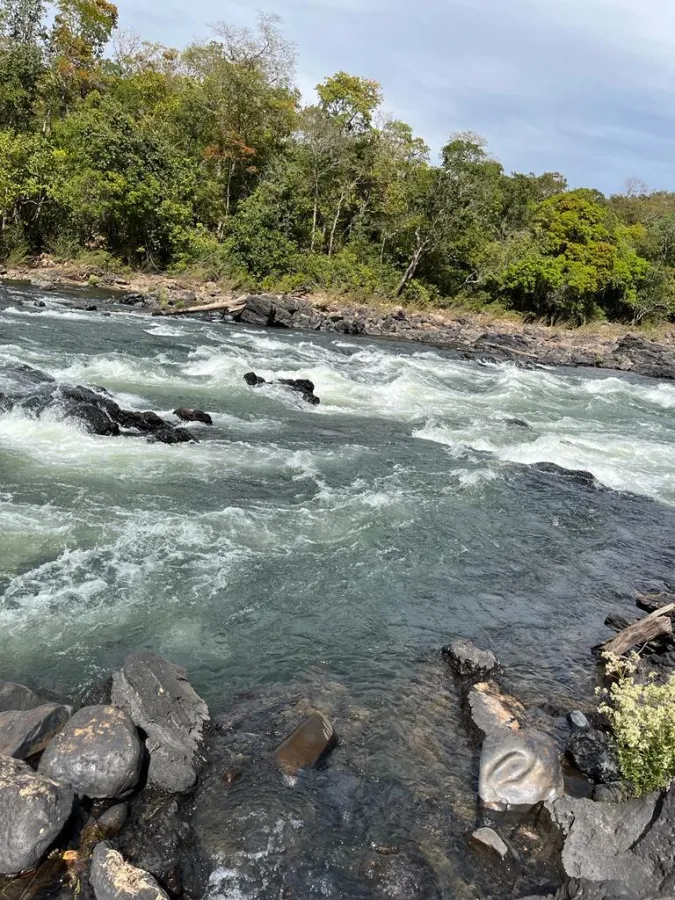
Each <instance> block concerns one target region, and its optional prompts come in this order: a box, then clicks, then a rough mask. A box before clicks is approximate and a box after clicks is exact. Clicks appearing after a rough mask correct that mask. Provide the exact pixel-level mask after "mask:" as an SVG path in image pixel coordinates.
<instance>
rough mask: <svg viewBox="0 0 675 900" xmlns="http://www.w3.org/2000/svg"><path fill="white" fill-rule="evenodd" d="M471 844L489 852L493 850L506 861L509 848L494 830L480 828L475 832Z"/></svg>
mask: <svg viewBox="0 0 675 900" xmlns="http://www.w3.org/2000/svg"><path fill="white" fill-rule="evenodd" d="M471 842H472V843H473V844H476V845H478V846H480V847H483V848H485V849H487V850H493V851H494V852H495V853H497V854H498V855H499V856H500V857H501V858H502V859H505V858H506V857H507V855H508V852H509V848H508V847H507V846H506V844H505V843H504V841H503V840H502V839H501V838H500V837H499V835H498V834H497V832H496V831H493V829H492V828H479V829H478V830H477V831H474V833H473V834H472V835H471Z"/></svg>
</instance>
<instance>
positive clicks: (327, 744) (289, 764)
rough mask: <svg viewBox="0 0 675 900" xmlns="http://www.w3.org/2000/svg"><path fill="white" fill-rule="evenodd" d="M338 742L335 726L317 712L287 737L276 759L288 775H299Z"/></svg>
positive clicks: (276, 754)
mask: <svg viewBox="0 0 675 900" xmlns="http://www.w3.org/2000/svg"><path fill="white" fill-rule="evenodd" d="M336 744H337V735H336V734H335V731H334V730H333V726H332V725H331V723H330V722H329V721H328V719H327V718H326V717H325V716H324V715H322V714H321V713H318V712H316V713H313V714H312V715H311V716H309V718H307V719H305V721H304V722H303V723H302V725H300V726H299V727H298V728H296V729H295V731H294V732H293V734H291V735H289V737H287V738H286V740H285V741H284V742H283V744H281V746H280V747H279V748H278V749H277V751H276V752H275V754H274V759H275V762H276V764H277V765H278V766H279V768H280V769H281V770H282V771H283V772H285V773H286V775H297V774H298V772H299V771H300V770H301V769H309V768H310V767H311V766H314V765H316V763H317V762H318V761H319V760H320V759H321V757H322V756H325V754H326V753H328V752H329V751H330V750H332V749H333V747H334V746H335V745H336Z"/></svg>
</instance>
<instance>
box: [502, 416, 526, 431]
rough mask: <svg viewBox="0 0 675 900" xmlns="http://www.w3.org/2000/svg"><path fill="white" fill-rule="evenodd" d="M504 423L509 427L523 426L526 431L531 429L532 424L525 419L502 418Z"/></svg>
mask: <svg viewBox="0 0 675 900" xmlns="http://www.w3.org/2000/svg"><path fill="white" fill-rule="evenodd" d="M504 424H505V425H509V426H510V427H511V428H524V429H525V430H526V431H532V426H531V425H530V424H529V423H528V422H526V421H525V419H504Z"/></svg>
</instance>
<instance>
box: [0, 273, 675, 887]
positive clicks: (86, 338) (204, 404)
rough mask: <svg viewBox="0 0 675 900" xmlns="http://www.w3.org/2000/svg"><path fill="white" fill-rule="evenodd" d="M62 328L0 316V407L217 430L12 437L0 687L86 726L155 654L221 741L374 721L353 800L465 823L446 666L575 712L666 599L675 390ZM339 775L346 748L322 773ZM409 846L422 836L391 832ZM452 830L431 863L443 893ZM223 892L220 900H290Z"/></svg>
mask: <svg viewBox="0 0 675 900" xmlns="http://www.w3.org/2000/svg"><path fill="white" fill-rule="evenodd" d="M36 297H37V298H42V299H43V300H44V301H45V302H46V304H47V306H46V308H43V309H34V308H32V300H33V299H35V298H36ZM67 300H68V298H67V297H66V296H65V295H58V294H51V293H50V294H45V295H43V294H40V292H36V291H35V290H34V289H28V288H21V287H18V286H14V287H11V286H10V287H7V288H6V289H5V294H4V295H2V296H0V391H1V390H2V383H1V370H2V366H3V365H8V364H14V363H19V362H20V363H28V364H30V365H32V366H35V367H37V368H40V369H42V370H44V371H46V372H48V373H50V374H51V375H53V376H54V377H55V378H57V379H58V380H62V381H66V382H70V383H75V384H92V385H101V386H103V387H105V388H107V389H108V390H109V391H110V392H111V393H112V394H113V395H114V397H115V399H116V400H117V401H118V402H119V403H120V404H122V405H124V406H126V407H130V408H134V409H152V410H155V411H157V412H159V413H160V414H163V415H169V414H170V412H171V410H172V409H174V408H175V407H178V406H191V407H198V408H201V409H205V410H207V411H208V412H209V413H211V415H212V416H213V419H214V426H213V427H212V428H208V427H206V426H196V427H193V426H190V427H191V428H192V430H193V431H194V433H195V434H196V435H197V436H198V437H199V438H200V443H199V444H196V445H195V444H189V445H180V446H165V445H162V444H149V443H147V442H145V441H144V440H143V439H142V438H139V439H131V438H126V439H125V438H104V437H96V436H92V435H88V434H85V433H84V432H83V431H82V430H81V429H80V428H78V426H77V425H76V424H75V423H73V422H72V421H70V422H66V421H64V420H63V419H61V418H59V416H58V415H54V414H51V415H47V416H43V417H42V418H41V419H39V420H36V419H31V418H29V417H27V416H26V415H24V414H20V413H17V412H16V411H14V412H12V413H9V414H7V415H4V416H2V417H0V473H1V481H0V628H1V633H2V656H1V663H0V677H4V678H8V679H11V680H16V681H25V682H27V683H29V684H30V685H31V686H33V687H36V688H40V687H41V686H43V687H49V689H50V690H52V691H54V692H56V693H61V694H63V695H65V696H71V697H74V698H75V699H78V698H79V697H81V696H82V695H83V694H84V692H85V691H86V689H87V687H88V686H89V685H90V684H91V683H93V682H96V681H97V680H99V679H101V678H102V677H104V676H105V675H106V674H107V673H109V671H110V670H111V669H112V668H113V667H115V666H117V665H119V664H120V663H121V661H122V660H123V658H124V656H125V655H126V654H127V653H128V652H130V651H132V650H136V649H139V648H152V649H153V650H155V651H156V652H158V653H160V654H161V655H163V656H166V657H167V658H169V659H171V660H172V661H174V662H177V663H180V664H182V665H184V666H185V667H186V668H187V669H188V671H189V672H190V676H191V680H192V682H193V684H194V685H195V687H196V689H197V690H198V691H199V692H200V693H201V694H202V695H203V696H204V698H205V699H206V700H207V702H208V703H209V705H210V707H211V709H212V710H213V712H214V713H215V714H216V715H218V714H226V713H227V711H228V709H229V708H230V707H231V705H232V704H233V703H236V702H238V701H237V697H238V695H239V694H241V692H245V691H246V692H248V691H252V690H260V691H268V690H280V689H281V690H283V688H280V686H283V685H291V684H292V685H296V686H297V685H298V684H300V685H302V684H307V685H310V684H311V685H312V686H313V687H312V689H313V690H314V689H316V690H323V689H324V688H325V687H326V685H328V686H329V687H328V688H327V689H328V690H329V691H330V690H331V689H333V690H334V691H339V692H342V695H343V696H345V697H347V698H348V702H349V706H350V708H351V709H359V710H362V711H363V717H362V718H363V722H364V723H365V725H364V726H363V728H362V730H361V731H360V732H359V734H360V736H359V738H358V740H357V743H358V745H359V747H360V748H361V755H362V757H363V758H364V759H366V758H367V760H369V761H368V762H365V763H363V764H362V766H361V769H360V770H359V771H360V773H361V775H360V776H359V777H373V778H374V777H376V775H377V774H378V773H379V777H382V778H385V777H386V778H388V779H390V781H391V782H392V783H397V784H399V783H400V784H404V785H405V786H406V788H407V789H410V790H413V791H414V792H416V795H418V796H419V795H420V794H425V792H427V793H429V794H432V793H433V789H434V785H436V787H437V788H438V785H439V784H441V781H438V782H437V781H434V779H435V778H436V777H437V775H438V778H440V779H441V780H442V779H445V781H443V782H442V783H443V784H455V785H457V784H460V783H462V784H464V789H463V790H464V794H465V795H466V796H465V798H464V800H463V803H464V805H466V804H469V805H470V804H471V802H473V801H470V800H469V799H468V798H470V797H473V796H474V794H473V785H472V779H473V778H475V746H473V745H472V744H471V741H470V740H469V738H468V737H467V736H466V733H465V732H466V729H465V728H464V726H463V724H462V722H461V717H460V714H459V712H458V711H457V709H456V703H455V701H454V699H452V698H453V696H454V695H453V688H452V680H451V679H450V677H449V676H448V674H447V672H446V670H445V668H444V664H443V662H442V661H441V660H440V659H439V654H438V651H439V649H440V648H441V647H442V646H443V645H444V644H445V643H447V642H448V640H449V638H451V637H452V636H453V635H456V634H460V635H466V636H469V637H471V638H472V639H474V640H475V641H476V642H478V643H479V644H481V645H484V646H486V647H489V648H491V649H493V650H494V651H495V652H496V653H497V655H498V656H499V658H500V660H501V662H502V663H503V665H504V672H505V674H504V677H503V680H502V683H503V684H504V685H505V686H506V687H507V688H508V689H509V690H512V691H513V692H514V693H516V694H517V695H518V696H519V697H520V699H522V700H523V701H525V702H526V703H528V702H529V703H538V702H542V701H543V700H544V699H546V700H547V701H548V702H552V703H556V704H558V705H559V706H560V707H561V708H566V709H572V708H574V706H575V704H577V703H581V704H585V708H587V706H588V701H589V698H590V697H591V695H592V688H593V684H594V671H593V664H592V659H591V657H590V653H589V649H590V647H591V646H592V645H593V644H595V643H597V642H598V641H599V640H600V639H602V638H603V637H607V636H608V634H609V632H608V631H607V629H605V628H604V627H603V620H604V618H605V616H606V615H607V613H608V612H610V611H614V610H619V611H622V612H623V613H624V614H626V615H629V614H630V613H631V611H632V609H633V608H634V592H635V591H636V590H638V589H643V588H648V587H649V586H654V587H656V588H659V587H663V586H665V585H667V583H668V579H671V580H672V578H673V558H674V556H675V429H674V428H673V425H674V424H675V385H673V384H662V383H658V382H655V381H649V380H646V379H641V378H637V377H631V376H627V375H621V374H616V373H611V372H607V371H597V372H596V371H585V370H583V371H582V370H554V369H546V370H544V369H523V368H517V367H515V366H513V365H510V364H499V365H497V364H480V363H478V362H473V361H466V360H463V359H461V358H460V357H458V356H457V355H455V354H453V353H451V352H449V351H448V352H446V351H442V350H435V349H429V348H428V347H422V346H415V345H402V344H396V343H391V342H383V341H381V342H378V341H374V340H366V339H351V338H344V337H337V336H335V335H327V334H318V333H299V332H298V333H288V332H287V333H284V332H282V331H268V330H256V329H252V328H245V327H240V326H233V325H228V324H221V323H208V322H196V321H178V320H177V319H172V320H170V321H169V320H159V319H152V318H149V317H147V316H144V315H142V314H140V313H135V312H115V313H113V314H112V315H110V316H107V317H104V316H102V315H101V314H100V313H94V312H92V313H87V312H80V311H74V310H72V309H69V308H68V307H67V305H66V303H65V302H66V301H67ZM251 370H253V371H255V372H257V373H258V374H260V375H262V376H264V377H265V378H268V379H269V378H273V377H286V378H310V379H311V380H312V381H314V382H315V385H316V393H317V394H318V396H319V397H320V398H321V405H320V406H318V407H312V406H310V405H309V404H306V403H304V402H302V399H301V398H300V397H299V396H298V395H295V394H293V393H292V392H290V391H288V390H287V389H286V388H283V387H281V386H274V387H264V388H261V389H257V390H254V389H252V388H250V387H248V386H247V385H246V384H245V383H244V380H243V375H244V373H246V372H249V371H251ZM513 420H520V423H518V422H514V421H513ZM524 423H527V425H528V426H529V427H527V428H526V427H524ZM543 462H548V463H555V464H556V465H557V466H560V467H564V468H565V469H568V470H585V471H587V472H590V473H592V475H593V476H594V481H593V482H592V483H589V482H588V481H587V480H584V479H579V478H575V477H571V476H570V475H569V474H568V475H566V474H565V473H564V472H561V471H555V470H554V471H546V470H542V469H541V468H538V467H537V465H535V464H538V463H543ZM317 685H319V687H318V688H317ZM330 686H332V688H331V687H330ZM336 686H337V687H336ZM308 690H309V688H308ZM442 697H447V698H448V699H447V704H446V705H444V704H443V703H442V702H441V704H440V706H439V705H438V703H439V698H442ZM369 721H370V722H372V726H369V725H368V722H369ZM429 722H431V724H430V725H429V727H430V728H432V727H435V728H436V729H437V732H438V730H439V729H440V732H441V733H443V734H445V737H444V739H443V740H444V741H445V745H444V746H436V745H435V744H434V747H435V748H436V749H433V748H432V749H429V748H428V747H427V748H426V749H425V750H423V751H420V749H419V746H417V745H416V747H413V746H412V744H411V740H410V736H411V734H416V735H417V736H418V742H417V743H418V744H419V742H421V743H422V744H424V742H425V741H427V737H425V723H427V724H429ZM336 724H337V727H338V730H339V722H338V723H336ZM413 743H414V742H413ZM366 750H368V752H367V753H366ZM427 751H428V753H430V754H431V757H433V763H430V762H429V761H428V760H427V761H426V762H424V759H425V753H427ZM428 753H427V755H428ZM341 754H343V755H344V756H343V757H341ZM349 754H350V746H349V741H346V742H343V744H342V745H341V747H340V748H338V750H337V751H336V752H335V754H334V760H335V762H334V764H335V765H340V764H341V762H340V761H341V759H342V762H343V764H346V761H347V760H348V758H349ZM444 754H445V755H444ZM425 767H426V769H427V770H428V771H425ZM432 769H434V770H435V771H436V770H437V771H436V774H434V776H433V778H432V777H431V776H430V775H429V772H430V771H431V770H432ZM364 773H365V774H364ZM438 789H439V790H440V788H438ZM458 790H459V789H458ZM256 802H259V803H260V804H261V805H262V806H264V804H265V802H266V799H265V795H264V792H258V793H257V794H256ZM278 803H279V801H278V799H276V800H275V801H274V804H275V808H276V805H278ZM277 812H278V810H277ZM472 814H473V813H472ZM373 815H375V813H373ZM377 815H379V816H380V817H381V816H382V811H381V810H380V811H379V812H378V813H377ZM385 818H386V817H385ZM380 824H381V823H380ZM334 827H335V826H334V824H333V825H332V826H331V828H332V829H334ZM373 827H375V826H374V825H373ZM396 827H397V828H399V829H403V831H405V832H406V833H407V834H409V835H410V834H412V833H413V832H414V831H415V828H416V824H415V822H412V821H406V819H405V814H404V813H400V812H399V813H398V818H397V826H396ZM466 827H467V821H464V820H463V819H462V822H461V827H460V826H457V827H456V828H455V829H454V831H452V834H453V835H454V836H455V837H454V838H452V840H456V847H454V848H453V847H446V848H445V850H444V851H443V852H445V854H446V856H447V857H448V858H449V859H450V860H451V861H453V860H454V861H455V862H454V863H453V865H455V864H457V865H460V864H459V863H457V859H458V858H459V855H460V854H461V855H462V856H464V855H465V851H464V850H462V849H461V848H462V847H463V844H462V841H463V840H464V838H463V837H461V832H462V829H463V828H466ZM338 831H339V829H338ZM460 838H461V839H460ZM335 839H336V840H338V838H337V837H336V838H335ZM416 839H417V840H418V843H419V842H420V839H419V835H418V836H417V838H416ZM322 840H328V838H323V839H322ZM346 852H347V851H345V853H346ZM276 864H277V865H280V863H279V862H278V860H277V863H276ZM248 865H249V870H250V867H251V865H253V864H252V863H251V862H250V860H249V863H248ZM256 865H258V866H263V863H261V862H258V863H256ZM265 865H270V866H271V863H269V862H268V863H266V864H265ZM461 866H468V870H466V869H462V873H463V874H462V877H463V878H464V880H465V881H467V880H468V882H469V883H471V880H472V877H473V876H472V875H471V872H472V870H471V863H470V862H463V863H462V864H461ZM461 866H460V868H461ZM222 871H224V872H225V875H223V876H222V879H221V881H222V884H221V883H219V882H218V879H217V877H215V876H214V878H215V881H214V884H215V885H216V886H215V887H214V888H213V890H214V891H215V893H214V894H213V896H220V897H228V898H229V897H246V898H257V897H267V896H270V897H271V896H277V895H276V894H272V893H269V894H268V893H266V892H265V890H263V888H262V887H261V884H262V880H261V882H260V884H256V883H255V877H254V876H252V875H251V874H250V871H249V874H248V875H247V878H249V880H248V881H245V882H242V881H241V879H240V880H239V881H238V880H237V878H239V876H238V875H237V874H236V872H234V874H232V873H233V871H234V870H233V869H232V868H231V867H230V868H227V866H225V868H223V870H222ZM467 872H468V874H467ZM228 873H229V874H228ZM268 876H269V873H268ZM242 877H243V876H242ZM266 877H267V876H266ZM476 877H477V876H476ZM251 878H252V880H250V879H251ZM223 879H224V880H223ZM228 879H229V880H228ZM261 879H262V876H261ZM476 883H478V881H476ZM218 884H221V886H220V887H218ZM223 885H224V886H223ZM444 890H445V892H444V893H443V896H444V897H446V896H447V897H451V896H453V895H452V893H449V891H450V888H447V887H446V888H445V889H444ZM490 890H491V888H489V886H487V887H483V888H480V887H477V888H476V891H477V893H476V895H475V896H480V897H487V896H491V894H490ZM218 891H220V893H218ZM236 892H238V893H236ZM324 895H328V896H332V895H330V894H325V893H324ZM317 896H319V894H317ZM336 896H337V895H336ZM340 896H342V895H340ZM466 896H467V897H468V896H471V894H467V895H466Z"/></svg>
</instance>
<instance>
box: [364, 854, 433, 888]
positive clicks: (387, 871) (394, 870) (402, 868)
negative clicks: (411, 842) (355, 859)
mask: <svg viewBox="0 0 675 900" xmlns="http://www.w3.org/2000/svg"><path fill="white" fill-rule="evenodd" d="M362 873H363V876H364V877H365V879H366V881H368V882H370V884H371V886H372V888H373V892H374V896H375V898H376V900H440V897H441V891H440V888H439V886H438V883H437V881H436V878H435V876H434V872H433V870H432V868H431V866H430V865H429V863H428V862H427V861H426V860H425V859H424V858H423V857H422V856H421V855H419V854H417V853H411V852H406V853H397V854H395V855H393V856H382V855H380V854H373V855H372V856H369V857H368V858H367V859H366V860H365V862H364V864H363V866H362Z"/></svg>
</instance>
